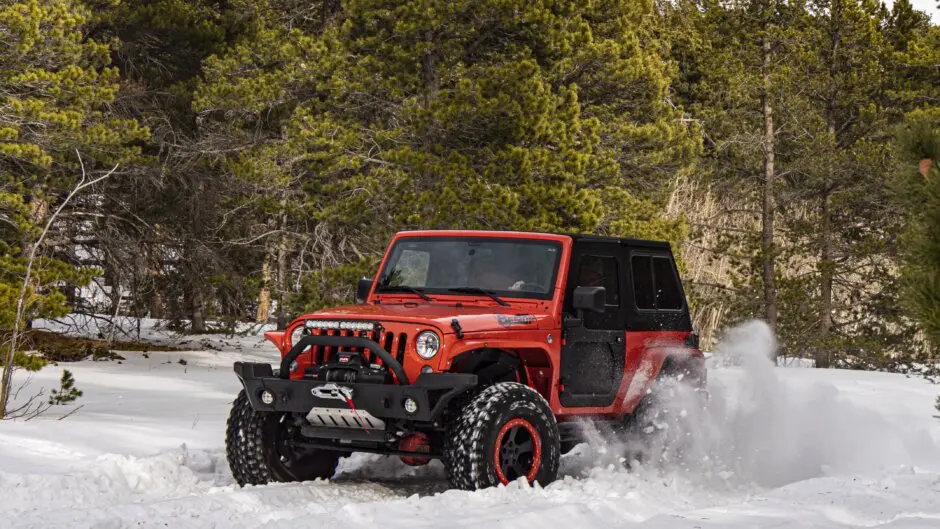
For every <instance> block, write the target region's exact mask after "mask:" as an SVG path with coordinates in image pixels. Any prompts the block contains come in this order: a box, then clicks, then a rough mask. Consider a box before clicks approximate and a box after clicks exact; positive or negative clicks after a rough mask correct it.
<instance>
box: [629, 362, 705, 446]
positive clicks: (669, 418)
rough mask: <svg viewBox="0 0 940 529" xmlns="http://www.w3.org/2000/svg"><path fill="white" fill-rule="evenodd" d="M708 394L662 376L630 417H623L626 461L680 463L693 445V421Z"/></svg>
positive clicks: (663, 374)
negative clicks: (626, 449) (626, 448)
mask: <svg viewBox="0 0 940 529" xmlns="http://www.w3.org/2000/svg"><path fill="white" fill-rule="evenodd" d="M706 402H707V393H706V392H705V391H704V390H702V389H697V388H694V387H691V386H689V385H688V384H686V383H684V382H683V381H682V380H681V377H677V376H676V375H674V374H672V373H662V374H660V376H659V377H657V378H656V380H654V381H653V383H652V384H651V386H650V389H649V392H648V393H647V394H646V396H645V397H643V399H642V400H641V401H640V402H639V404H637V407H636V409H635V410H634V411H633V413H632V414H630V415H628V416H626V417H625V418H624V423H623V426H624V430H625V433H626V436H627V441H628V443H627V446H628V453H627V454H626V455H627V460H628V461H639V462H641V463H653V464H662V465H664V464H669V463H677V462H681V461H682V460H683V459H684V457H685V455H686V454H687V453H688V452H689V451H690V448H691V447H692V446H693V443H694V440H695V439H694V435H695V433H696V432H695V421H696V419H697V418H698V417H699V415H700V414H701V412H702V410H704V408H705V404H706Z"/></svg>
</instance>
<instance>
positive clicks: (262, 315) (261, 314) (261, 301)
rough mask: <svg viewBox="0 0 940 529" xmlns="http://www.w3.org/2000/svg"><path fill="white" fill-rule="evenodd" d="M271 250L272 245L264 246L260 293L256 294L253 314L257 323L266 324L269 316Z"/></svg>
mask: <svg viewBox="0 0 940 529" xmlns="http://www.w3.org/2000/svg"><path fill="white" fill-rule="evenodd" d="M271 248H273V246H272V245H266V247H265V252H264V261H263V262H262V263H261V292H259V293H258V312H257V313H256V314H255V321H256V322H258V323H265V322H267V321H268V316H270V314H271V287H270V285H271V260H272V259H271Z"/></svg>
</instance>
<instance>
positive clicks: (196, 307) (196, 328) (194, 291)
mask: <svg viewBox="0 0 940 529" xmlns="http://www.w3.org/2000/svg"><path fill="white" fill-rule="evenodd" d="M190 296H191V299H190V305H191V306H190V311H191V314H190V321H191V328H190V332H193V333H202V332H206V295H205V293H204V292H203V291H202V287H201V286H194V287H192V288H191V289H190Z"/></svg>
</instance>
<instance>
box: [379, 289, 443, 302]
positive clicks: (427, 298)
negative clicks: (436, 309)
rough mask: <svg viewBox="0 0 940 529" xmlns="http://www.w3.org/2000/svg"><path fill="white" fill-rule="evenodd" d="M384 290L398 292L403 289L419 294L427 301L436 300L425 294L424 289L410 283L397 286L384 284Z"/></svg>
mask: <svg viewBox="0 0 940 529" xmlns="http://www.w3.org/2000/svg"><path fill="white" fill-rule="evenodd" d="M382 291H383V292H396V291H397V292H402V291H404V292H410V293H412V294H414V295H416V296H418V297H419V298H421V299H423V300H424V301H427V302H428V303H431V302H432V301H434V300H433V299H432V298H431V296H429V295H427V294H425V293H424V291H423V290H421V289H420V288H415V287H409V286H408V285H395V286H391V287H384V286H383V287H382Z"/></svg>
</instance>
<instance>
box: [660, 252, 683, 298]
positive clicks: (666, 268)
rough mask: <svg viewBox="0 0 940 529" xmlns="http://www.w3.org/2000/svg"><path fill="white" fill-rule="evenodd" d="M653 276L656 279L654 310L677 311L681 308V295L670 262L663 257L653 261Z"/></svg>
mask: <svg viewBox="0 0 940 529" xmlns="http://www.w3.org/2000/svg"><path fill="white" fill-rule="evenodd" d="M653 275H654V276H655V277H656V308H657V309H659V310H679V309H681V308H682V293H681V291H680V290H679V282H678V281H677V280H676V274H675V271H674V270H673V267H672V262H671V261H670V260H669V259H666V258H665V257H656V258H654V259H653Z"/></svg>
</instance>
